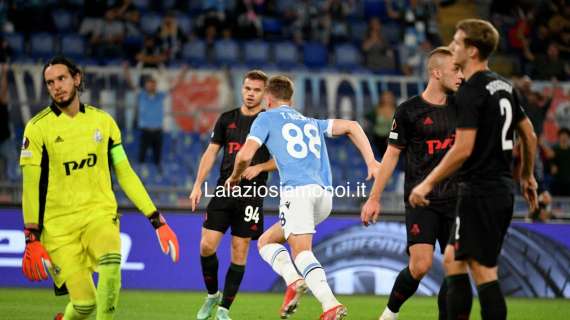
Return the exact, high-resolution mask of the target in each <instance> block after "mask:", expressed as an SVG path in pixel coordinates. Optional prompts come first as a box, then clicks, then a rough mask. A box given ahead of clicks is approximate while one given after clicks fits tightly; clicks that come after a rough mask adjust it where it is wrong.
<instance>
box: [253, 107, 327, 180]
mask: <svg viewBox="0 0 570 320" xmlns="http://www.w3.org/2000/svg"><path fill="white" fill-rule="evenodd" d="M332 123H333V121H332V120H317V119H313V118H308V117H305V116H303V115H302V114H301V113H299V112H297V111H296V110H294V109H292V108H290V107H288V106H281V107H279V108H275V109H270V110H268V111H266V112H262V113H260V114H259V116H257V118H256V119H255V121H253V124H252V125H251V129H250V131H249V136H248V137H247V138H248V139H253V140H255V141H256V142H257V143H259V144H260V145H263V144H265V145H266V146H267V148H268V149H269V152H270V153H271V155H272V156H273V158H274V159H275V161H276V162H277V168H278V169H279V176H280V178H281V185H282V186H283V187H296V186H304V185H309V184H318V185H320V186H323V187H331V186H332V183H331V167H330V162H329V155H328V153H327V146H326V144H325V137H324V135H325V134H326V135H327V136H332Z"/></svg>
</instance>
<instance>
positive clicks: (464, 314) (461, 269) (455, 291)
mask: <svg viewBox="0 0 570 320" xmlns="http://www.w3.org/2000/svg"><path fill="white" fill-rule="evenodd" d="M443 266H444V269H445V274H446V277H445V281H446V282H447V296H446V306H447V319H449V320H460V319H468V318H469V314H470V313H471V306H472V304H473V292H472V291H471V282H470V281H469V275H468V273H467V263H466V262H465V261H458V260H455V248H454V246H453V245H451V244H450V245H448V246H447V247H446V248H445V253H444V256H443ZM440 319H441V318H440Z"/></svg>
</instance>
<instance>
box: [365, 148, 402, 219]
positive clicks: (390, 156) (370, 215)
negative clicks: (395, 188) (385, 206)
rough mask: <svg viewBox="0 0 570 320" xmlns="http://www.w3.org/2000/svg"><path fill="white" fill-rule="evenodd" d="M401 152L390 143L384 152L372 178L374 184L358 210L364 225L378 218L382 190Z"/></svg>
mask: <svg viewBox="0 0 570 320" xmlns="http://www.w3.org/2000/svg"><path fill="white" fill-rule="evenodd" d="M401 152H402V150H401V149H400V148H398V147H396V146H394V145H391V144H389V145H388V148H387V149H386V152H384V156H383V157H382V162H380V165H379V166H378V168H377V169H376V175H375V177H376V179H374V184H372V190H370V195H369V196H368V200H366V203H365V204H364V206H363V207H362V210H361V212H360V219H361V221H362V223H363V224H364V225H365V226H368V224H369V223H375V222H376V220H377V219H378V215H379V214H380V208H381V206H380V199H381V197H382V192H384V188H386V184H387V183H388V180H390V177H391V176H392V174H393V173H394V169H395V168H396V165H397V164H398V160H399V159H400V154H401Z"/></svg>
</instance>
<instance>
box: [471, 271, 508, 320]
mask: <svg viewBox="0 0 570 320" xmlns="http://www.w3.org/2000/svg"><path fill="white" fill-rule="evenodd" d="M477 292H478V293H479V303H480V304H481V319H492V320H504V319H507V304H506V303H505V297H504V296H503V292H502V291H501V286H500V285H499V281H498V280H494V281H491V282H487V283H483V284H481V285H479V286H478V287H477Z"/></svg>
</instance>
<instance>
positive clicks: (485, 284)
mask: <svg viewBox="0 0 570 320" xmlns="http://www.w3.org/2000/svg"><path fill="white" fill-rule="evenodd" d="M513 206H514V198H513V195H512V194H498V195H493V196H489V197H486V198H485V199H484V200H482V201H480V209H481V210H480V214H479V216H478V218H479V219H481V221H482V222H481V225H482V226H484V227H481V228H479V230H477V233H478V234H480V235H481V240H480V241H479V246H478V248H479V250H478V251H475V253H474V254H473V255H472V256H471V259H469V260H468V261H469V267H470V269H471V273H472V275H473V279H474V280H475V283H476V284H477V292H478V294H479V303H480V304H481V318H482V319H483V320H502V319H506V318H507V305H506V302H505V297H504V295H503V292H502V291H501V287H500V284H499V280H498V277H497V258H498V256H499V254H500V252H501V247H502V244H503V239H504V237H505V235H506V233H507V229H508V227H509V225H510V222H511V218H512V215H513Z"/></svg>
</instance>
